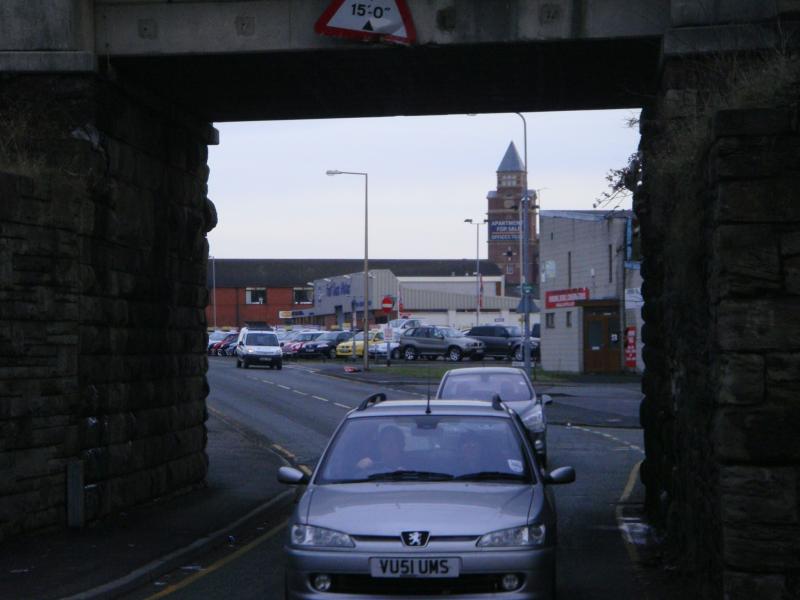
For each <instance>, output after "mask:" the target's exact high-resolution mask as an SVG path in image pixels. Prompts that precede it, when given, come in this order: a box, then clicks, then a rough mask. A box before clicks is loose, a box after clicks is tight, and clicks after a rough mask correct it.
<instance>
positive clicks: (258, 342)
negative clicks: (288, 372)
mask: <svg viewBox="0 0 800 600" xmlns="http://www.w3.org/2000/svg"><path fill="white" fill-rule="evenodd" d="M250 365H267V366H269V368H270V369H273V368H274V369H282V368H283V350H281V344H280V341H279V340H278V336H277V334H276V333H275V332H274V331H265V330H257V329H248V328H244V329H242V331H240V332H239V341H238V342H237V343H236V368H237V369H239V368H241V367H244V368H245V369H248V368H249V367H250Z"/></svg>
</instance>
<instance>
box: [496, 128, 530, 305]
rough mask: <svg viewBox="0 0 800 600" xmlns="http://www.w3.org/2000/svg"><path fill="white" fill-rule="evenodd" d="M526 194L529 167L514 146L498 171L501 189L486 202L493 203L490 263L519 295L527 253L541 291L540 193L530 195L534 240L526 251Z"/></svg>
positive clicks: (509, 290) (509, 287) (512, 144)
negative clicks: (522, 223) (523, 254)
mask: <svg viewBox="0 0 800 600" xmlns="http://www.w3.org/2000/svg"><path fill="white" fill-rule="evenodd" d="M524 190H525V165H524V163H523V162H522V159H521V158H520V156H519V152H517V147H516V146H515V145H514V142H511V143H510V144H509V145H508V150H506V153H505V155H504V156H503V160H502V161H500V166H499V167H497V189H496V190H491V191H490V192H489V193H488V194H487V196H486V199H487V200H488V201H489V210H488V217H489V236H488V241H487V244H488V245H489V253H488V254H489V260H491V261H492V262H493V263H495V264H496V265H497V266H498V267H500V269H501V270H502V272H503V274H504V275H505V276H506V286H507V287H506V290H507V293H511V294H514V295H519V283H520V273H521V266H522V261H521V256H520V252H527V253H528V258H529V263H528V264H529V265H530V273H528V274H527V280H528V283H532V284H534V286H537V287H538V285H537V284H538V277H537V273H538V272H539V235H538V231H537V230H536V222H537V219H536V215H537V209H536V206H537V203H536V192H535V191H534V190H529V191H528V198H529V201H530V205H529V208H530V210H529V212H528V218H529V220H530V221H529V231H530V240H529V243H528V247H527V248H522V231H521V229H520V215H521V211H520V208H521V206H522V196H523V193H524Z"/></svg>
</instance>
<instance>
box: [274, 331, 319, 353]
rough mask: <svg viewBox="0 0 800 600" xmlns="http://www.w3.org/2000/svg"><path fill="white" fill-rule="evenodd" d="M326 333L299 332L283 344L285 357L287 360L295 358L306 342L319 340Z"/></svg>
mask: <svg viewBox="0 0 800 600" xmlns="http://www.w3.org/2000/svg"><path fill="white" fill-rule="evenodd" d="M323 333H325V332H324V331H298V332H297V333H293V334H292V335H291V337H290V338H289V339H288V340H287V341H285V342H284V343H283V355H284V357H285V358H294V357H296V356H297V355H298V354H299V353H300V350H301V349H302V348H303V345H304V344H305V343H306V342H310V341H312V340H315V339H317V338H318V337H319V336H321V335H322V334H323Z"/></svg>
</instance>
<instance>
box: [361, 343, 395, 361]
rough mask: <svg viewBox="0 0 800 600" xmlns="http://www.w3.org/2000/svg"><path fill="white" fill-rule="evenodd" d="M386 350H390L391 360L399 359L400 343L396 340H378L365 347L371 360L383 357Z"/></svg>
mask: <svg viewBox="0 0 800 600" xmlns="http://www.w3.org/2000/svg"><path fill="white" fill-rule="evenodd" d="M387 352H391V358H392V359H393V360H397V359H399V358H400V344H399V343H398V342H378V343H377V344H370V345H369V347H368V348H367V353H368V354H369V357H370V358H371V359H373V360H378V359H381V358H383V359H385V358H386V353H387Z"/></svg>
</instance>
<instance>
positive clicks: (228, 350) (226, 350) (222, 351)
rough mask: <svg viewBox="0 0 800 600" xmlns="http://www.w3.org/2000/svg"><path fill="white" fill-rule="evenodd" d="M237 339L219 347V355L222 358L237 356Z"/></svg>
mask: <svg viewBox="0 0 800 600" xmlns="http://www.w3.org/2000/svg"><path fill="white" fill-rule="evenodd" d="M236 339H238V338H234V339H233V340H231V341H230V342H228V343H223V344H222V346H220V347H219V351H218V352H217V354H219V355H220V356H234V355H235V354H236V344H237V341H236Z"/></svg>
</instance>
